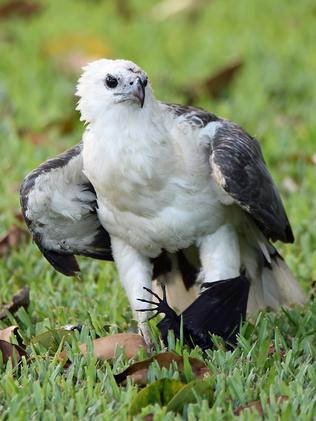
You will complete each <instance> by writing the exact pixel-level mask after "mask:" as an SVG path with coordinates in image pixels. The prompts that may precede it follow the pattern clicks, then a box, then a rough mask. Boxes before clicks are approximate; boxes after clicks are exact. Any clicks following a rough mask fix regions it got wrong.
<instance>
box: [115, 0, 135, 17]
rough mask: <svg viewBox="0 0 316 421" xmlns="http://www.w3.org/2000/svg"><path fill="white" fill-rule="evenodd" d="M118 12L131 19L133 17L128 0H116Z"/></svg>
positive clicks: (121, 15)
mask: <svg viewBox="0 0 316 421" xmlns="http://www.w3.org/2000/svg"><path fill="white" fill-rule="evenodd" d="M115 6H116V11H117V14H118V15H119V16H120V17H121V18H122V19H124V20H125V21H129V20H130V19H131V17H132V10H131V7H130V4H129V1H128V0H116V1H115Z"/></svg>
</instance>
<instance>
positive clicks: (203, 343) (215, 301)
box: [156, 225, 249, 349]
mask: <svg viewBox="0 0 316 421" xmlns="http://www.w3.org/2000/svg"><path fill="white" fill-rule="evenodd" d="M200 259H201V264H202V270H201V273H200V277H199V281H200V283H201V293H200V295H199V297H198V298H197V299H196V300H195V301H194V302H193V303H192V304H191V305H190V306H189V307H187V308H186V309H185V310H184V311H183V312H182V313H181V315H180V316H177V315H176V314H175V312H174V311H173V310H172V309H171V308H170V307H169V306H168V303H167V301H166V297H165V294H164V298H163V299H162V300H158V303H156V310H157V312H158V313H164V314H166V316H165V318H164V319H163V320H162V321H160V322H159V323H158V325H157V326H158V328H159V329H160V331H161V334H162V337H163V339H164V341H165V342H166V338H167V333H168V330H174V332H175V336H176V337H178V338H179V337H180V321H181V317H182V321H183V322H182V327H183V338H184V342H185V343H187V344H188V345H190V346H194V345H199V346H200V347H201V348H203V349H206V348H209V347H211V346H212V342H211V338H210V334H216V335H218V336H221V337H222V338H223V339H224V340H225V341H226V342H227V343H228V344H232V343H234V342H235V341H236V335H237V333H238V331H239V326H240V323H241V321H242V320H244V319H245V317H246V310H247V300H248V294H249V281H248V279H247V278H246V277H245V276H243V275H241V273H240V251H239V241H238V237H237V234H236V232H235V230H234V228H233V227H232V226H230V225H225V226H222V227H220V228H219V229H218V230H217V231H216V232H215V233H214V234H212V235H208V236H206V237H203V238H202V239H201V240H200Z"/></svg>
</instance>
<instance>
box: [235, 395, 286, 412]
mask: <svg viewBox="0 0 316 421" xmlns="http://www.w3.org/2000/svg"><path fill="white" fill-rule="evenodd" d="M288 399H289V398H288V396H285V395H280V396H278V397H277V399H276V400H277V403H278V404H281V403H282V402H285V401H287V400H288ZM269 404H270V399H268V405H269ZM246 409H249V410H250V411H251V412H253V411H257V412H259V415H260V416H261V417H262V416H263V408H262V405H261V402H260V401H259V400H257V401H252V402H249V403H247V404H245V405H240V406H239V407H238V408H236V409H235V411H234V414H235V415H237V416H239V415H242V413H243V412H244V411H245V410H246Z"/></svg>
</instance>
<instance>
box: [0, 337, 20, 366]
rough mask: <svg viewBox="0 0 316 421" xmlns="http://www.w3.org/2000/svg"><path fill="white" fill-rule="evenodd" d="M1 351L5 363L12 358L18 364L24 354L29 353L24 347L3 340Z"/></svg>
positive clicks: (1, 341) (0, 345)
mask: <svg viewBox="0 0 316 421" xmlns="http://www.w3.org/2000/svg"><path fill="white" fill-rule="evenodd" d="M0 353H1V354H2V361H3V363H4V364H6V363H7V362H8V360H9V359H12V360H13V362H14V363H16V364H17V363H18V362H19V361H20V360H21V358H22V357H23V356H26V355H27V354H26V352H25V350H24V349H23V348H22V347H20V346H18V345H13V344H11V343H10V342H7V341H3V340H0Z"/></svg>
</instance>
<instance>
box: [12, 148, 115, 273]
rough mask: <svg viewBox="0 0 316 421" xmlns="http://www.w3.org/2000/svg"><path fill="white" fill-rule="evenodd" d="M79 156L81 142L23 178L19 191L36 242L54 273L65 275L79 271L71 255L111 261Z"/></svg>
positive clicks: (103, 230) (80, 156) (94, 201)
mask: <svg viewBox="0 0 316 421" xmlns="http://www.w3.org/2000/svg"><path fill="white" fill-rule="evenodd" d="M81 153H82V145H81V144H79V145H77V146H75V147H74V148H72V149H70V150H68V151H66V152H64V153H62V154H61V155H59V156H57V157H56V158H53V159H50V160H48V161H46V162H44V163H43V164H42V165H40V166H39V167H38V168H37V169H35V170H34V171H32V172H31V173H30V174H29V175H28V176H26V178H25V179H24V181H23V183H22V186H21V191H20V195H21V196H20V197H21V207H22V212H23V215H24V218H25V221H26V223H27V225H28V227H29V229H30V231H31V232H32V235H33V239H34V241H35V243H36V244H37V246H38V247H39V249H40V250H41V252H42V253H43V255H44V256H45V257H46V259H47V260H48V261H49V262H50V263H51V264H52V265H53V266H54V267H55V269H57V270H58V271H60V272H61V273H63V274H64V275H68V276H71V275H74V274H75V272H77V271H79V266H78V264H77V262H76V259H75V257H74V255H75V254H77V255H84V256H89V257H93V258H96V259H106V260H112V254H111V246H110V237H109V235H108V233H107V232H106V231H105V229H104V228H103V227H102V225H101V224H100V222H99V219H98V216H97V211H96V194H95V191H94V189H93V187H92V185H91V183H90V182H89V181H88V179H87V178H86V177H85V175H84V174H83V172H82V168H83V167H82V155H81Z"/></svg>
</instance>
